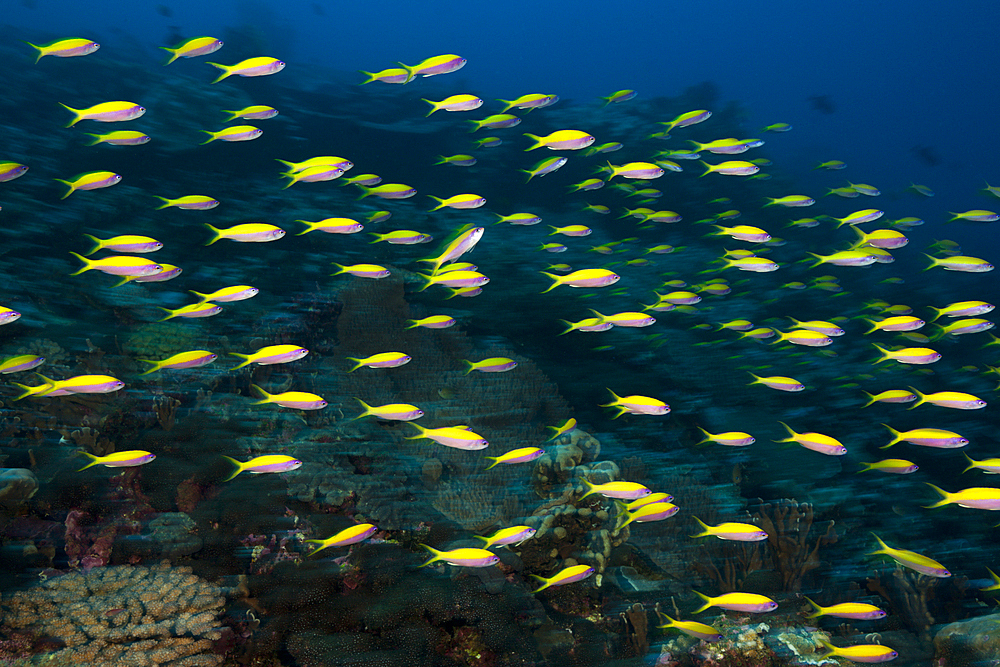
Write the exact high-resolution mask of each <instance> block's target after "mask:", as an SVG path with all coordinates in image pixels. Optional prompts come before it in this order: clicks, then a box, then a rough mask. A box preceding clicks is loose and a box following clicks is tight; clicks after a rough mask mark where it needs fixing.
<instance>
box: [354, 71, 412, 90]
mask: <svg viewBox="0 0 1000 667" xmlns="http://www.w3.org/2000/svg"><path fill="white" fill-rule="evenodd" d="M358 71H359V72H361V73H362V74H364V75H365V76H367V77H368V78H367V79H366V80H364V81H362V82H361V83H360V84H358V85H361V86H363V85H365V84H366V83H371V82H372V81H381V82H382V83H407V82H409V80H410V74H409V72H407V71H406V70H405V69H402V68H399V67H390V68H389V69H384V70H382V71H381V72H366V71H364V70H363V69H362V70H358Z"/></svg>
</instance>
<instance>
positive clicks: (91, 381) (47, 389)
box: [16, 373, 125, 400]
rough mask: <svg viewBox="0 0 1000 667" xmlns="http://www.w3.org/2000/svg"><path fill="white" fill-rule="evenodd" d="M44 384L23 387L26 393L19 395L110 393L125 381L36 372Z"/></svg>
mask: <svg viewBox="0 0 1000 667" xmlns="http://www.w3.org/2000/svg"><path fill="white" fill-rule="evenodd" d="M36 375H38V377H40V378H41V379H42V381H43V382H45V384H43V385H40V386H38V387H24V386H23V385H18V386H20V387H21V388H22V389H24V390H25V391H26V392H27V393H25V394H23V395H21V396H19V397H18V398H17V399H16V400H20V399H22V398H24V397H25V396H65V395H66V394H110V393H112V392H115V391H118V390H120V389H122V388H123V387H124V386H125V383H124V382H122V381H121V380H119V379H118V378H115V377H111V376H110V375H77V376H74V377H71V378H68V379H66V380H52V379H49V378H47V377H45V376H44V375H41V374H40V373H36Z"/></svg>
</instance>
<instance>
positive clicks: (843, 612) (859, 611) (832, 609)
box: [803, 596, 886, 621]
mask: <svg viewBox="0 0 1000 667" xmlns="http://www.w3.org/2000/svg"><path fill="white" fill-rule="evenodd" d="M803 597H805V596H803ZM805 599H806V602H808V603H809V606H810V607H812V613H811V614H809V615H808V616H806V618H817V617H818V616H836V617H837V618H850V619H853V620H855V621H874V620H876V619H879V618H885V617H886V613H885V612H884V611H882V610H881V609H879V608H878V607H876V606H875V605H871V604H865V603H863V602H841V603H840V604H834V605H830V606H829V607H822V606H820V605H818V604H816V603H815V602H813V601H812V600H810V599H809V598H805Z"/></svg>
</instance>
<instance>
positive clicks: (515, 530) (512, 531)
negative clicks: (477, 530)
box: [473, 526, 536, 549]
mask: <svg viewBox="0 0 1000 667" xmlns="http://www.w3.org/2000/svg"><path fill="white" fill-rule="evenodd" d="M535 532H536V531H535V529H534V528H532V527H531V526H510V527H509V528H501V529H500V530H498V531H497V532H495V533H493V534H492V535H490V536H489V537H483V536H482V535H473V537H475V538H476V539H477V540H482V541H483V548H484V549H489V548H490V547H502V546H507V545H510V544H515V545H516V544H520V543H521V542H524V541H525V540H530V539H531V538H532V537H534V536H535Z"/></svg>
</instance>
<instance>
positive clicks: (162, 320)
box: [156, 306, 176, 322]
mask: <svg viewBox="0 0 1000 667" xmlns="http://www.w3.org/2000/svg"><path fill="white" fill-rule="evenodd" d="M157 308H159V309H160V310H162V311H163V312H165V313H166V314H167V316H166V317H164V318H161V319H158V320H156V321H157V322H166V321H167V320H169V319H173V318H174V317H176V315H174V311H172V310H170V309H169V308H164V307H163V306H157Z"/></svg>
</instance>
